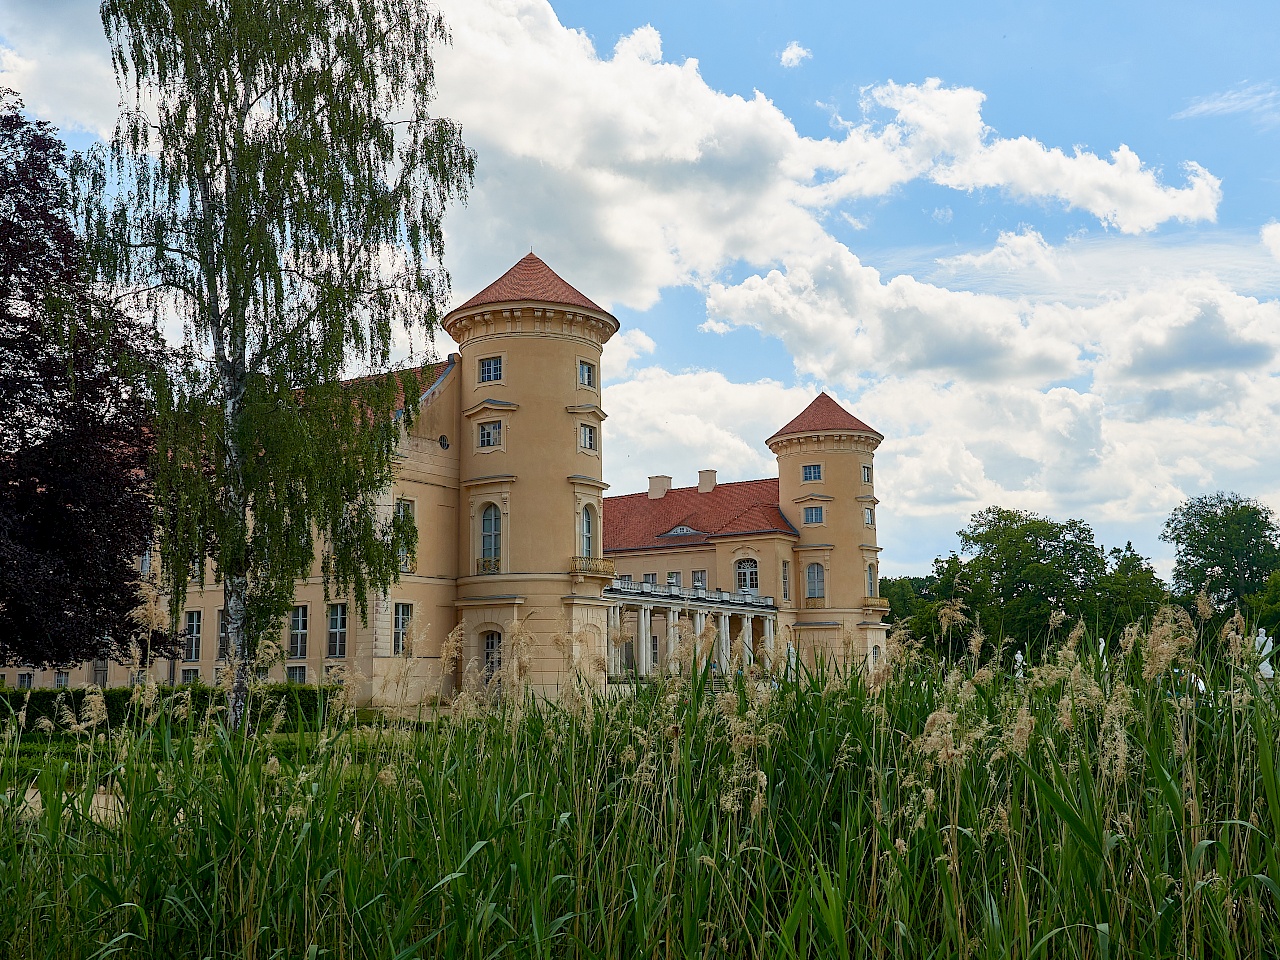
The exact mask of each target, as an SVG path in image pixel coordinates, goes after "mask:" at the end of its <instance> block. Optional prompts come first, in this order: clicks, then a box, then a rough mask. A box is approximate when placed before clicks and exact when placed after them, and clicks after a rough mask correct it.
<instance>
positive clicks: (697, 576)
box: [693, 570, 707, 590]
mask: <svg viewBox="0 0 1280 960" xmlns="http://www.w3.org/2000/svg"><path fill="white" fill-rule="evenodd" d="M693 588H694V589H695V590H698V589H702V590H705V589H707V571H705V570H695V571H693Z"/></svg>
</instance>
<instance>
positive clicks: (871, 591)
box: [867, 563, 876, 597]
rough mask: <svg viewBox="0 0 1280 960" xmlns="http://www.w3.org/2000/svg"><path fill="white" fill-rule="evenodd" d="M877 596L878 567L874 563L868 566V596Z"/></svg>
mask: <svg viewBox="0 0 1280 960" xmlns="http://www.w3.org/2000/svg"><path fill="white" fill-rule="evenodd" d="M875 595H876V565H875V564H874V563H868V564H867V596H868V597H874V596H875Z"/></svg>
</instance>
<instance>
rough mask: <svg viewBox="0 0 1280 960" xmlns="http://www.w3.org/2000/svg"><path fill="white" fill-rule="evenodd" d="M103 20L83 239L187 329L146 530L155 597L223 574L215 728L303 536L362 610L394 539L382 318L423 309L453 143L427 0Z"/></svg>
mask: <svg viewBox="0 0 1280 960" xmlns="http://www.w3.org/2000/svg"><path fill="white" fill-rule="evenodd" d="M102 19H103V24H104V26H105V28H106V32H107V36H108V39H109V41H110V44H111V49H112V55H113V62H114V64H115V68H116V75H117V78H118V80H119V82H120V84H121V88H122V110H121V118H120V121H119V123H118V125H117V127H116V131H115V135H114V137H113V140H112V145H111V151H110V156H109V159H107V160H104V162H103V163H102V164H101V165H100V166H99V167H98V168H97V171H96V174H95V176H93V177H92V178H91V182H90V187H91V190H90V195H91V196H93V197H96V198H97V204H96V206H94V207H93V208H92V209H91V210H90V212H89V222H90V224H91V229H90V235H91V237H92V238H93V239H94V241H95V249H96V251H97V253H98V263H99V265H100V268H101V270H102V276H103V277H104V278H105V279H107V280H109V281H112V282H114V283H115V284H117V285H118V286H120V287H122V288H130V287H131V288H133V289H141V290H144V291H145V293H144V294H142V296H144V297H145V302H146V303H147V304H148V305H149V307H150V308H151V309H152V310H154V311H156V312H160V311H171V312H172V314H176V316H177V317H180V318H181V319H182V321H183V322H184V324H185V326H186V329H187V331H188V344H187V346H188V350H189V352H188V360H187V362H186V363H185V364H184V365H182V366H181V368H180V369H175V370H173V371H171V373H170V374H169V375H168V376H167V377H166V378H165V379H164V381H163V382H162V383H161V384H159V385H158V387H157V391H156V392H157V398H158V400H157V402H158V411H157V421H156V438H155V439H156V445H157V455H156V469H155V502H156V515H157V527H158V530H159V549H160V556H161V560H162V573H163V578H164V584H165V586H166V587H167V589H168V591H169V593H170V595H171V597H172V611H173V614H174V616H175V617H176V615H177V612H178V611H179V610H180V608H181V605H182V604H183V602H184V598H185V592H186V589H187V583H188V578H189V577H193V576H194V577H197V578H203V577H204V575H205V572H206V565H207V564H208V563H210V562H211V563H212V565H213V569H214V571H215V574H216V576H217V577H218V578H220V579H221V582H222V584H223V587H224V590H225V609H226V623H227V633H228V639H229V642H230V644H231V648H232V649H233V650H234V651H235V653H236V656H237V659H238V662H239V668H238V670H237V675H236V681H235V695H234V696H233V697H232V709H231V722H232V724H233V725H237V724H238V722H239V717H240V715H241V707H242V705H243V702H244V695H245V691H246V689H247V683H246V681H247V677H248V662H249V660H250V658H251V657H252V655H253V652H254V646H255V644H256V641H257V638H258V637H259V636H260V635H262V634H263V633H264V632H265V631H267V630H270V629H278V625H279V622H280V619H281V617H282V616H283V614H284V611H285V610H286V609H287V606H288V604H289V602H290V598H291V597H292V594H293V584H294V580H295V579H296V578H297V577H299V576H305V575H308V574H310V572H311V570H312V567H313V564H314V562H315V551H316V543H317V540H318V542H319V543H320V544H321V545H322V546H321V551H322V558H321V561H322V562H321V568H322V570H323V573H324V575H325V581H326V587H330V586H332V588H333V589H335V590H338V591H341V592H343V593H345V594H347V595H353V596H354V597H355V599H356V601H357V604H358V607H359V609H360V611H361V613H362V615H363V614H365V612H366V609H367V606H366V604H367V599H366V598H367V595H368V593H369V592H371V591H373V590H381V589H385V588H386V586H388V585H389V584H390V583H391V582H392V581H393V580H394V579H395V578H396V576H397V571H398V563H397V555H398V553H399V552H400V551H401V550H411V549H412V548H413V546H414V543H415V539H414V537H415V535H414V531H413V528H412V524H411V522H410V521H409V520H407V519H401V518H397V517H396V516H395V515H394V511H393V510H392V509H391V504H390V503H389V500H388V497H389V490H390V483H391V479H392V464H393V457H394V452H395V448H396V442H397V439H398V436H399V430H400V422H399V420H398V415H397V406H399V403H398V401H399V398H400V397H402V396H404V397H408V398H410V399H412V398H413V397H416V396H417V392H416V384H415V380H414V377H413V376H412V374H411V373H408V372H406V373H403V374H401V375H398V376H397V375H392V374H391V373H390V372H389V371H390V350H391V343H392V334H393V331H394V330H395V329H396V328H397V327H399V326H403V327H404V328H405V329H407V330H409V331H411V332H413V331H415V330H416V331H418V332H422V331H424V330H426V331H429V330H430V329H432V327H433V325H434V323H435V322H436V320H437V317H438V315H439V308H440V306H441V304H442V303H443V300H444V298H445V296H446V295H447V289H448V277H447V274H446V273H445V271H444V269H443V266H442V264H441V258H442V255H443V232H442V228H441V220H442V216H443V213H444V210H445V207H446V204H447V203H448V202H449V201H450V200H451V199H454V198H460V197H462V196H464V195H465V191H466V189H467V187H468V185H469V184H470V182H471V178H472V175H473V171H474V157H473V155H472V153H471V152H470V151H469V150H468V149H467V148H466V147H465V146H464V144H463V141H462V136H461V131H460V129H459V127H458V126H457V124H455V123H453V122H451V121H449V120H447V119H442V118H439V117H433V116H432V115H431V111H430V107H431V102H432V99H433V96H434V75H433V69H432V50H433V46H434V45H435V44H437V43H440V42H443V41H446V40H447V34H446V30H445V25H444V23H443V21H442V19H441V16H440V14H439V13H438V11H437V10H436V9H435V8H434V6H433V5H432V4H431V3H429V2H428V0H104V2H103V3H102ZM352 369H361V370H364V371H368V372H370V373H371V375H370V376H368V377H365V378H362V379H360V380H359V381H357V382H355V383H349V384H346V385H344V384H343V383H342V379H343V376H344V373H346V372H348V371H351V370H352ZM405 407H406V410H405V412H406V413H407V414H409V415H412V403H409V404H405Z"/></svg>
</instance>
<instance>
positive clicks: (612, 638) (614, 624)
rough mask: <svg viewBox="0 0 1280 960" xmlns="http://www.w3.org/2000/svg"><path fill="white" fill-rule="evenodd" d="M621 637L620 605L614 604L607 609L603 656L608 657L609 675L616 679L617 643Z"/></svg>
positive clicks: (617, 671) (618, 658)
mask: <svg viewBox="0 0 1280 960" xmlns="http://www.w3.org/2000/svg"><path fill="white" fill-rule="evenodd" d="M621 636H622V605H621V604H620V603H615V604H614V605H613V606H611V607H610V608H609V636H608V638H607V639H606V640H605V656H606V657H608V662H609V667H608V670H609V675H610V676H613V677H616V676H617V675H618V673H619V672H620V671H619V670H618V661H619V660H620V656H619V650H618V641H619V639H620V638H621Z"/></svg>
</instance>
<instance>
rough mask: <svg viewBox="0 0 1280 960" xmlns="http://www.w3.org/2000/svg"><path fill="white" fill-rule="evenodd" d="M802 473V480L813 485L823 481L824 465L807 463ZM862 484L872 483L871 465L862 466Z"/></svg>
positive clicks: (802, 468)
mask: <svg viewBox="0 0 1280 960" xmlns="http://www.w3.org/2000/svg"><path fill="white" fill-rule="evenodd" d="M800 471H801V473H800V479H802V480H803V481H804V482H805V483H812V482H814V481H816V480H821V479H822V464H820V463H806V464H804V466H802V467H801V468H800ZM862 482H863V483H870V482H871V464H869V463H864V464H863V465H862Z"/></svg>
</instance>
